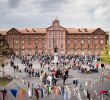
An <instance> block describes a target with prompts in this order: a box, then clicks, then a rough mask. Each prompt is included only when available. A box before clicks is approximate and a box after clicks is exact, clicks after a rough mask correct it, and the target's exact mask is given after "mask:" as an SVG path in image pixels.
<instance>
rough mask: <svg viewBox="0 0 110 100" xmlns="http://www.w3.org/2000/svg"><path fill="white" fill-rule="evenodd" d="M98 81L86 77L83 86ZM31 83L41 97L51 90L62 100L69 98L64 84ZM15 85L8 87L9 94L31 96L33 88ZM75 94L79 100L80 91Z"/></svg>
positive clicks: (23, 96) (22, 99)
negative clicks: (61, 97)
mask: <svg viewBox="0 0 110 100" xmlns="http://www.w3.org/2000/svg"><path fill="white" fill-rule="evenodd" d="M19 80H20V81H21V82H22V83H23V84H26V83H27V82H26V80H25V79H24V78H19ZM98 81H100V77H99V78H95V79H91V80H89V79H88V80H86V81H85V86H88V85H91V86H92V85H94V84H96V83H97V82H98ZM15 83H16V80H15ZM32 84H33V85H32V89H33V88H37V89H38V91H40V94H41V97H44V95H48V94H50V93H51V92H53V93H54V94H56V95H61V96H63V97H64V100H67V98H70V97H71V93H72V89H71V87H69V86H65V87H64V86H52V87H51V86H47V85H44V86H42V85H39V84H37V82H32ZM16 86H17V87H18V88H15V89H10V92H11V94H12V95H13V96H14V97H15V98H16V97H17V95H18V94H19V96H20V100H25V99H24V98H25V95H26V94H28V96H29V97H32V96H33V90H32V89H31V88H28V90H26V89H25V88H21V87H19V86H18V85H17V84H16ZM78 91H79V90H78ZM0 92H2V91H0ZM74 93H75V92H74ZM94 93H96V90H95V92H94ZM84 94H85V96H86V95H87V94H86V91H85V90H84ZM77 95H78V98H79V100H81V95H80V92H78V94H77ZM68 100H69V99H68Z"/></svg>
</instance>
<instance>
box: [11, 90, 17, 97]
mask: <svg viewBox="0 0 110 100" xmlns="http://www.w3.org/2000/svg"><path fill="white" fill-rule="evenodd" d="M10 91H11V93H12V95H13V96H14V97H15V98H16V95H17V92H18V91H17V90H16V89H11V90H10Z"/></svg>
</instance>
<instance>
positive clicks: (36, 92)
mask: <svg viewBox="0 0 110 100" xmlns="http://www.w3.org/2000/svg"><path fill="white" fill-rule="evenodd" d="M35 96H36V99H37V100H39V92H38V89H36V88H35Z"/></svg>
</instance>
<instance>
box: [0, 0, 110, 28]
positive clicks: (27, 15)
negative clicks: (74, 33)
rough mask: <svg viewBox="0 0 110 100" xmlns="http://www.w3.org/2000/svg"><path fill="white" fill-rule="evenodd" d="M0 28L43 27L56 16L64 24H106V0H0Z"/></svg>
mask: <svg viewBox="0 0 110 100" xmlns="http://www.w3.org/2000/svg"><path fill="white" fill-rule="evenodd" d="M0 5H1V6H0V27H1V28H2V27H4V28H7V27H28V26H29V27H36V26H37V27H44V26H48V25H50V24H51V22H52V21H53V20H54V19H55V17H57V16H58V17H59V18H60V20H61V24H62V25H63V26H66V27H102V28H103V27H105V28H109V26H110V23H109V20H110V13H109V12H110V1H109V0H0Z"/></svg>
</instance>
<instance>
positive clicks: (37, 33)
mask: <svg viewBox="0 0 110 100" xmlns="http://www.w3.org/2000/svg"><path fill="white" fill-rule="evenodd" d="M6 39H7V41H8V43H9V46H10V48H12V49H13V50H14V51H15V53H16V54H17V55H22V54H23V55H28V54H29V55H34V54H39V53H40V54H41V53H44V54H46V53H54V48H55V47H57V48H58V53H59V54H61V53H64V54H82V55H86V54H90V55H91V54H92V55H100V54H101V52H102V50H103V49H104V47H105V45H106V43H107V39H108V36H107V34H106V32H105V31H103V30H102V29H101V28H97V29H87V28H80V29H76V28H64V27H62V26H60V23H59V20H54V21H53V23H52V25H51V26H50V27H48V28H34V29H29V28H26V29H16V28H12V29H10V30H9V31H7V34H6Z"/></svg>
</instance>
